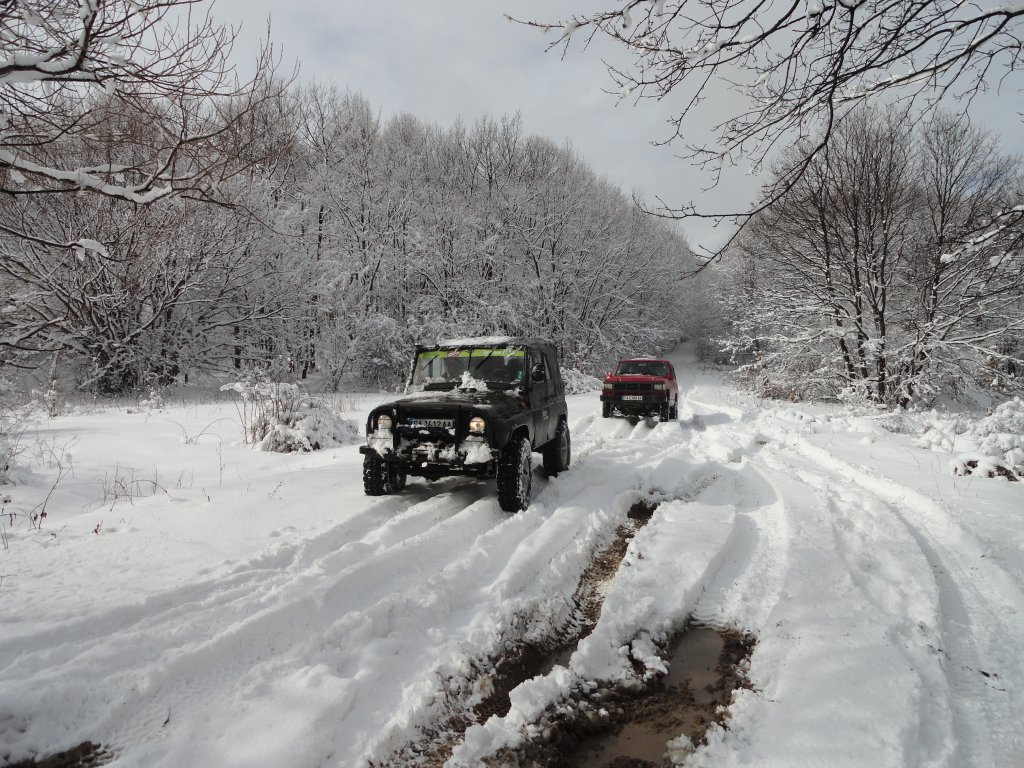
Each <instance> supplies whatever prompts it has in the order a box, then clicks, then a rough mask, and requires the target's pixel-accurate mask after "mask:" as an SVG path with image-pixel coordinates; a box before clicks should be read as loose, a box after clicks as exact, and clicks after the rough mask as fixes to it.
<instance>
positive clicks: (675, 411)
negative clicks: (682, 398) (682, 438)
mask: <svg viewBox="0 0 1024 768" xmlns="http://www.w3.org/2000/svg"><path fill="white" fill-rule="evenodd" d="M668 417H669V419H671V420H672V421H678V420H679V400H676V401H675V402H674V403H673V404H672V407H671V408H670V409H669V411H668Z"/></svg>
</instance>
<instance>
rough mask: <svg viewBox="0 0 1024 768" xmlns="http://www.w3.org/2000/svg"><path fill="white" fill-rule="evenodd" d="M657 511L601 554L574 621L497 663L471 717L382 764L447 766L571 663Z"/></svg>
mask: <svg viewBox="0 0 1024 768" xmlns="http://www.w3.org/2000/svg"><path fill="white" fill-rule="evenodd" d="M656 509H657V503H656V502H654V501H651V500H649V499H647V498H642V499H640V500H638V501H637V502H635V503H634V504H633V506H632V507H631V508H630V510H629V512H628V520H627V522H626V523H624V524H622V525H620V526H619V527H618V528H617V529H616V532H615V538H614V539H613V541H612V542H611V544H609V545H608V546H607V547H605V548H604V549H603V550H601V551H600V552H599V553H598V554H597V556H596V557H595V558H594V559H593V560H592V561H591V563H590V565H589V566H588V567H587V568H586V570H584V572H583V573H582V575H581V576H580V580H579V584H578V586H577V587H576V591H575V592H574V594H573V599H572V602H573V617H572V619H571V620H570V621H569V623H568V625H567V626H565V627H564V628H562V630H561V631H560V632H558V633H556V634H554V635H553V636H550V637H548V638H545V639H544V640H542V641H537V642H521V643H518V644H517V645H516V646H515V647H514V648H513V649H512V650H510V651H509V652H507V653H505V654H504V655H503V656H502V657H501V658H499V659H497V660H496V661H494V662H493V667H492V669H491V671H490V672H489V673H488V674H487V677H488V678H489V683H490V686H489V690H488V692H487V693H486V694H485V696H484V698H483V700H482V701H481V702H480V703H478V704H477V705H476V706H475V707H473V709H472V710H471V711H470V712H467V713H465V714H463V715H457V716H455V717H452V718H451V719H450V720H449V721H448V722H447V723H443V724H441V725H439V726H438V727H437V728H436V729H435V730H434V731H433V732H432V733H427V734H425V739H424V740H421V742H420V743H418V744H409V745H406V746H405V747H404V748H402V749H400V750H399V751H398V752H397V753H395V754H394V755H393V756H392V757H391V758H390V759H389V760H387V761H386V762H385V763H382V764H381V765H403V764H411V763H415V764H416V765H421V766H441V765H443V764H444V763H445V761H446V760H447V759H448V757H450V755H451V752H452V749H454V747H455V745H456V744H457V743H458V741H459V740H460V739H461V737H462V734H463V733H465V731H466V729H467V728H468V727H469V726H470V725H472V724H474V723H478V722H483V721H485V720H487V719H488V718H489V717H491V716H492V715H497V716H499V717H503V716H504V715H506V714H508V711H509V709H510V708H511V701H510V700H509V693H511V692H512V691H513V690H514V689H515V688H516V687H517V686H519V685H520V684H521V683H524V682H525V681H527V680H530V679H531V678H534V677H538V676H540V675H545V674H547V673H548V672H550V671H551V670H552V669H553V668H554V667H555V665H556V664H561V665H563V666H564V665H566V664H568V662H569V657H570V656H572V653H573V651H575V650H576V646H577V645H578V644H579V642H580V641H581V640H582V639H583V638H585V637H586V636H587V635H589V634H590V633H591V632H592V631H593V630H594V627H595V626H596V625H597V620H598V618H599V617H600V615H601V606H602V605H603V603H604V595H605V590H606V588H607V586H608V584H609V583H610V582H611V581H612V579H614V578H615V574H616V573H617V572H618V569H619V565H620V564H621V563H622V560H623V558H624V557H625V556H626V551H627V549H629V543H630V542H631V541H632V540H633V537H634V536H635V535H636V533H637V531H639V530H640V529H641V528H643V527H644V526H645V525H646V524H647V523H648V522H649V521H650V519H651V516H652V515H653V514H654V512H655V510H656ZM481 672H482V673H483V670H481ZM373 765H377V764H376V763H374V764H373Z"/></svg>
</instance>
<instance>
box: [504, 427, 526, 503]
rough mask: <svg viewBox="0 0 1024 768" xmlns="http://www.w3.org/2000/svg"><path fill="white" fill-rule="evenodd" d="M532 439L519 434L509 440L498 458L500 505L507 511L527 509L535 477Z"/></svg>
mask: <svg viewBox="0 0 1024 768" xmlns="http://www.w3.org/2000/svg"><path fill="white" fill-rule="evenodd" d="M532 454H533V451H532V449H531V448H530V441H529V440H527V439H526V438H525V437H523V436H522V435H517V436H515V437H513V438H512V439H511V440H509V441H508V445H507V446H505V450H503V451H502V452H501V458H500V459H499V460H498V476H497V484H498V505H499V506H500V507H501V508H502V509H503V510H505V511H506V512H518V511H519V510H521V509H526V507H527V506H528V505H529V503H530V486H531V480H532V478H533V461H532V458H531V457H532Z"/></svg>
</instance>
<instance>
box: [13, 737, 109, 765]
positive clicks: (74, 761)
mask: <svg viewBox="0 0 1024 768" xmlns="http://www.w3.org/2000/svg"><path fill="white" fill-rule="evenodd" d="M113 758H114V756H113V755H112V754H110V753H109V752H108V751H107V750H106V749H105V748H104V747H103V746H101V745H100V744H93V743H92V742H91V741H85V742H82V743H81V744H79V745H78V746H77V747H73V748H72V749H69V750H67V751H66V752H58V753H57V754H55V755H50V756H49V757H41V758H39V759H36V760H22V761H20V762H17V763H5V764H4V765H5V766H6V768H97V767H98V766H101V765H106V764H107V763H109V762H110V761H111V760H112V759H113Z"/></svg>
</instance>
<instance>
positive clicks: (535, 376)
mask: <svg viewBox="0 0 1024 768" xmlns="http://www.w3.org/2000/svg"><path fill="white" fill-rule="evenodd" d="M530 378H531V379H532V380H533V381H546V380H547V378H548V376H547V373H545V372H544V366H543V365H540V364H537V365H535V366H533V368H532V369H531V370H530Z"/></svg>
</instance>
